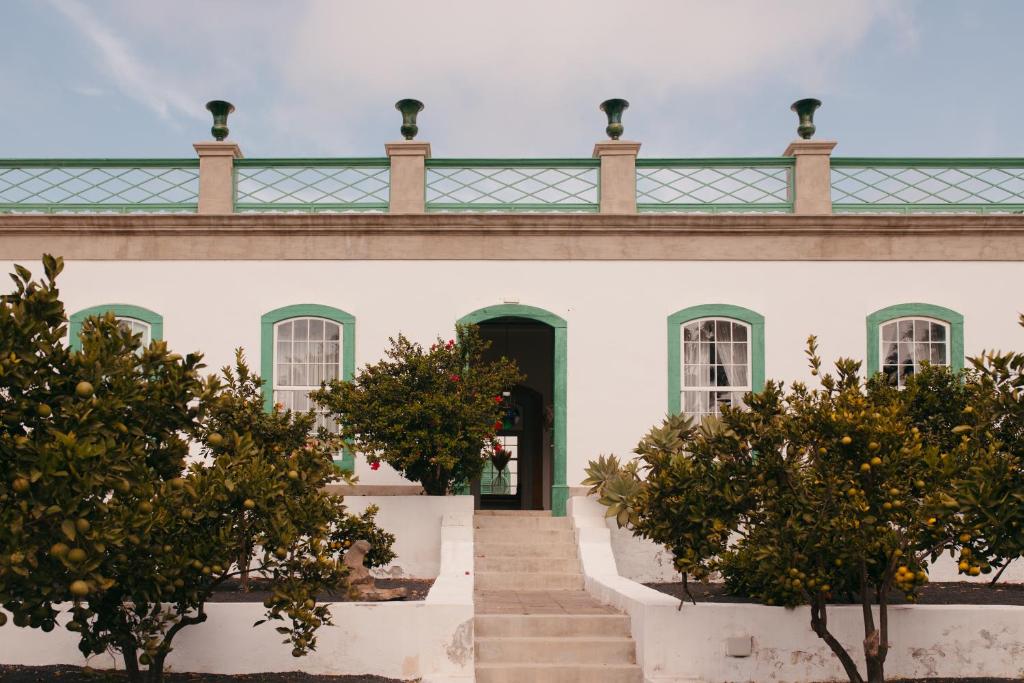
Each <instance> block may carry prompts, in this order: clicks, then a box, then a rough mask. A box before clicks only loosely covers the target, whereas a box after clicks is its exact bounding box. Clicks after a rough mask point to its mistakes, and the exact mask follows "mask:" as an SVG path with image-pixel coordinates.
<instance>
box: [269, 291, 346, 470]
mask: <svg viewBox="0 0 1024 683" xmlns="http://www.w3.org/2000/svg"><path fill="white" fill-rule="evenodd" d="M304 317H311V318H324V319H326V320H330V321H333V322H336V323H338V324H340V325H341V329H342V332H341V336H342V340H341V378H342V379H343V380H345V381H346V382H347V381H349V380H351V379H352V377H353V376H355V371H356V319H355V316H353V315H352V314H351V313H346V312H345V311H343V310H341V309H340V308H333V307H331V306H323V305H321V304H294V305H292V306H283V307H282V308H275V309H274V310H272V311H268V312H267V313H264V314H263V315H262V316H261V317H260V377H262V378H263V407H264V409H265V410H266V411H267V412H270V411H271V410H273V409H274V325H276V324H277V323H279V322H281V321H283V320H288V319H289V318H304ZM334 462H335V464H337V465H338V467H340V468H341V469H343V470H348V471H349V472H353V471H355V456H354V455H353V453H352V451H351V450H350V449H348V448H346V449H345V451H344V452H343V453H342V457H341V459H340V460H335V461H334Z"/></svg>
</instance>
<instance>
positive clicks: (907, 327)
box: [898, 320, 914, 341]
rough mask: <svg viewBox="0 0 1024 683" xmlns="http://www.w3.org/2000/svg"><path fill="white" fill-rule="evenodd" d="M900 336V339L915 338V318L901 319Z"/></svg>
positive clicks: (908, 339) (910, 339) (909, 339)
mask: <svg viewBox="0 0 1024 683" xmlns="http://www.w3.org/2000/svg"><path fill="white" fill-rule="evenodd" d="M898 324H899V338H900V341H913V339H914V321H913V320H901V321H899V323H898Z"/></svg>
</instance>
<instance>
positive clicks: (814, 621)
mask: <svg viewBox="0 0 1024 683" xmlns="http://www.w3.org/2000/svg"><path fill="white" fill-rule="evenodd" d="M811 630H812V631H814V633H815V634H817V636H818V637H819V638H821V639H822V640H824V641H825V644H826V645H828V646H829V649H831V650H832V652H833V654H835V656H836V657H837V658H838V659H839V662H840V663H841V664H842V665H843V669H845V670H846V676H847V678H849V679H850V683H864V679H863V678H861V676H860V672H859V671H857V665H856V664H855V663H854V661H853V657H851V656H850V653H849V652H847V651H846V648H844V647H843V644H842V643H840V642H839V641H838V640H836V638H835V636H833V635H832V634H831V633H830V632H829V630H828V606H827V605H826V604H825V596H824V595H822V594H821V593H817V594H815V595H814V596H812V597H811Z"/></svg>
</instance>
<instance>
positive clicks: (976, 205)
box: [832, 157, 1024, 213]
mask: <svg viewBox="0 0 1024 683" xmlns="http://www.w3.org/2000/svg"><path fill="white" fill-rule="evenodd" d="M832 208H833V210H834V211H835V212H837V213H839V212H854V211H856V212H875V213H919V212H936V211H943V212H970V213H1020V212H1022V211H1024V159H970V158H964V159H869V158H852V157H851V158H842V157H839V158H834V159H832Z"/></svg>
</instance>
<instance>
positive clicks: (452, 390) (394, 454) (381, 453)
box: [313, 325, 522, 496]
mask: <svg viewBox="0 0 1024 683" xmlns="http://www.w3.org/2000/svg"><path fill="white" fill-rule="evenodd" d="M389 341H390V348H388V350H387V351H386V355H387V358H385V359H384V360H381V361H380V362H378V363H374V364H372V365H367V366H366V367H364V368H362V369H361V370H360V371H359V372H358V373H357V374H356V376H355V378H354V379H353V380H352V381H351V382H334V383H332V384H331V385H330V386H327V387H325V388H323V389H321V390H320V391H318V392H315V393H314V394H313V397H314V399H315V400H316V401H317V402H318V403H320V404H321V405H322V406H323V407H324V408H326V409H327V410H328V411H329V412H330V413H331V414H332V415H333V416H334V417H335V418H336V419H337V420H338V421H339V422H340V424H341V429H342V433H343V434H344V436H345V437H346V438H348V439H350V440H351V441H352V442H353V443H354V445H355V447H356V449H357V450H359V451H361V452H362V453H364V454H366V456H367V458H368V459H369V460H370V462H371V463H377V462H380V461H384V462H386V463H387V464H388V465H390V466H391V467H393V468H395V469H396V470H398V471H399V472H401V473H402V475H404V476H405V478H406V479H409V480H411V481H417V482H420V484H422V485H423V490H424V491H426V493H427V494H428V495H438V496H441V495H445V494H448V493H453V492H455V491H457V490H459V489H461V488H462V487H465V486H468V485H469V482H470V481H471V480H472V479H473V478H475V477H477V476H479V475H480V473H481V472H482V471H483V467H484V464H485V463H486V462H487V461H488V460H489V459H490V457H491V455H492V453H493V448H494V443H495V442H494V434H495V430H496V428H497V427H498V426H500V418H501V415H502V413H503V407H502V405H501V402H502V399H501V394H502V392H503V391H506V390H508V389H511V388H512V386H513V385H515V384H516V383H517V382H519V381H521V379H522V378H521V376H520V375H519V372H518V370H517V369H516V366H515V364H514V363H513V362H512V361H509V360H507V359H505V358H502V359H501V360H499V361H494V362H489V361H485V360H484V357H483V354H484V352H485V351H486V350H487V348H488V346H489V345H490V344H489V342H487V341H485V340H484V339H482V338H481V337H480V332H479V329H478V328H477V327H476V326H475V325H460V326H458V328H457V334H456V338H455V339H451V340H449V341H448V342H444V341H442V340H441V339H438V340H437V342H436V343H435V344H433V345H431V347H430V349H428V350H425V349H424V348H423V347H422V346H421V345H419V344H417V343H415V342H411V341H409V340H408V339H407V338H406V337H405V336H403V335H401V334H400V335H398V338H397V339H390V340H389Z"/></svg>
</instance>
